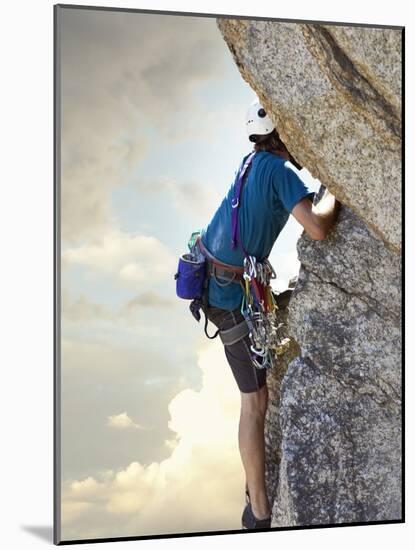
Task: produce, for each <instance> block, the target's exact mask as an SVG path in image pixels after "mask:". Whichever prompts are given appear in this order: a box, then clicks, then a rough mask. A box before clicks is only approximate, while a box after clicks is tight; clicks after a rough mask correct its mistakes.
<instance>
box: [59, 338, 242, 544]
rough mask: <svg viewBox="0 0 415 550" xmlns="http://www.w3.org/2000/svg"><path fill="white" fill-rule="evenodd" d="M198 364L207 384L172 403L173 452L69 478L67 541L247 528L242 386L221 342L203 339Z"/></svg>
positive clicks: (65, 496) (66, 485)
mask: <svg viewBox="0 0 415 550" xmlns="http://www.w3.org/2000/svg"><path fill="white" fill-rule="evenodd" d="M198 364H199V366H200V368H201V371H202V387H201V389H200V390H199V391H196V390H193V389H190V388H187V389H184V390H183V391H181V392H179V393H178V394H177V395H176V396H175V397H174V398H173V399H172V400H171V402H170V404H169V412H170V421H169V427H170V429H171V430H173V432H175V435H176V437H173V438H172V439H170V440H168V441H166V443H167V444H168V446H169V448H170V449H171V454H170V456H169V457H168V458H166V459H165V460H162V461H161V462H151V463H150V464H147V465H146V464H141V463H140V462H138V461H132V462H131V463H130V464H129V465H128V466H127V467H125V468H123V469H121V470H117V471H115V470H104V471H100V472H96V474H95V475H93V476H88V477H87V478H85V479H81V480H65V481H64V483H63V502H62V510H63V517H62V533H63V539H64V540H70V539H75V538H76V539H83V538H90V537H123V536H134V535H136V536H137V535H138V536H139V535H151V534H162V533H180V532H182V533H184V532H195V531H209V530H221V529H223V530H225V529H239V528H240V515H241V511H242V508H243V487H244V475H243V468H242V463H241V460H240V456H239V451H238V444H237V437H238V436H237V434H238V420H239V406H240V396H239V391H238V389H237V386H236V383H235V381H234V379H233V376H232V373H231V370H230V368H229V366H228V364H227V362H226V360H225V356H224V353H223V347H222V345H221V343H219V342H213V343H207V344H206V343H204V345H203V348H201V349H200V351H199V353H198ZM77 510H78V511H79V513H78V514H76V511H77Z"/></svg>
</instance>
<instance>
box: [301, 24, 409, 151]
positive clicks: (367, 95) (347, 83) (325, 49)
mask: <svg viewBox="0 0 415 550" xmlns="http://www.w3.org/2000/svg"><path fill="white" fill-rule="evenodd" d="M303 34H304V36H305V38H311V39H312V40H313V42H314V46H315V47H316V48H317V49H318V50H319V52H320V54H322V55H323V57H324V63H322V64H323V65H324V72H325V73H326V74H327V75H328V77H329V78H330V80H331V81H332V83H333V84H334V85H335V86H336V88H338V89H340V91H343V92H344V93H347V95H348V96H349V97H350V98H351V99H352V101H353V102H354V104H355V105H356V107H357V108H358V109H359V111H360V112H362V114H364V115H365V112H371V114H372V115H373V116H374V117H375V120H381V121H383V122H384V124H385V125H386V127H387V128H388V130H389V131H390V132H391V134H392V136H391V137H393V139H394V140H396V141H400V139H401V124H400V118H399V115H398V114H397V113H396V112H395V108H394V107H393V106H392V105H391V104H390V103H389V102H388V101H387V100H386V99H385V98H384V97H383V96H382V95H381V93H380V92H379V91H378V90H377V89H376V88H375V87H374V86H373V84H372V83H371V82H369V80H368V79H367V78H366V77H365V76H364V75H363V74H362V73H361V72H360V71H359V70H358V68H357V67H356V65H355V64H354V63H353V61H352V60H351V59H350V58H349V57H348V55H347V54H346V52H345V51H344V50H343V49H342V48H341V47H340V46H339V44H338V43H337V42H336V40H335V39H334V37H333V35H332V34H331V33H330V31H329V30H328V29H326V28H324V27H323V26H322V25H306V26H303ZM327 67H329V69H330V70H329V71H327ZM362 105H364V109H362ZM366 118H368V117H367V115H366ZM369 122H371V121H370V120H369Z"/></svg>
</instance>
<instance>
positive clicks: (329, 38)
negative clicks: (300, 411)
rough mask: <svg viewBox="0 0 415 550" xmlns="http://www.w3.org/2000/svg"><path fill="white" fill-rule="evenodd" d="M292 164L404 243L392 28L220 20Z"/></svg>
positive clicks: (396, 39)
mask: <svg viewBox="0 0 415 550" xmlns="http://www.w3.org/2000/svg"><path fill="white" fill-rule="evenodd" d="M218 26H219V29H220V31H221V32H222V35H223V37H224V39H225V40H226V42H227V44H228V46H229V49H230V50H231V52H232V54H233V57H234V59H235V62H236V64H237V66H238V68H239V70H240V72H241V74H242V76H243V78H244V79H245V80H246V81H247V82H248V83H249V84H250V85H251V87H252V88H253V89H254V90H255V92H256V93H257V95H258V97H259V98H260V100H261V101H262V103H263V105H264V107H265V109H266V111H267V113H268V114H269V116H270V117H271V119H272V120H273V121H274V123H275V125H276V127H277V129H278V132H279V133H280V135H281V137H282V138H283V140H284V142H285V143H286V145H287V147H288V149H289V150H290V152H291V153H292V155H293V156H294V158H295V159H296V160H297V161H298V162H299V163H300V164H301V165H302V166H306V167H307V168H308V170H309V171H310V172H311V174H312V175H313V176H314V177H316V178H318V179H319V180H320V181H321V182H322V183H324V185H325V186H327V187H328V188H329V189H330V191H332V192H333V193H334V194H335V195H336V197H337V198H338V199H339V200H341V202H342V203H343V204H345V205H347V206H349V207H350V208H351V209H352V210H353V211H354V212H356V213H357V215H358V216H359V217H360V218H362V219H364V220H365V221H366V223H367V224H368V225H369V226H370V227H372V229H373V230H374V231H375V232H376V233H377V234H378V235H379V236H380V237H381V238H382V240H383V241H384V242H385V243H387V244H388V245H389V246H391V247H392V248H394V249H395V250H398V249H399V247H400V243H401V224H400V213H401V188H400V187H401V186H400V182H401V122H400V120H401V100H400V97H401V96H400V90H401V88H400V87H401V41H402V34H401V32H400V31H399V30H393V29H364V28H358V27H342V26H332V25H330V26H328V25H314V24H298V23H282V22H275V21H246V20H235V19H227V18H224V19H219V20H218Z"/></svg>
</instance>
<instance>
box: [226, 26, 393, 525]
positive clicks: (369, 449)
mask: <svg viewBox="0 0 415 550" xmlns="http://www.w3.org/2000/svg"><path fill="white" fill-rule="evenodd" d="M218 26H219V29H220V30H221V32H222V34H223V36H224V38H225V40H226V42H227V44H228V46H229V48H230V50H231V52H232V54H233V56H234V59H235V61H236V63H237V65H238V67H239V70H240V72H241V74H242V76H243V77H244V78H245V79H246V80H247V81H248V83H249V84H250V85H251V87H252V88H253V89H254V90H255V92H256V93H257V94H258V96H259V97H260V99H261V101H262V102H263V104H264V106H265V108H266V110H267V112H268V113H269V114H270V116H271V118H272V119H273V121H274V123H275V125H276V127H277V129H278V131H279V133H280V135H281V136H282V138H283V139H284V141H285V143H286V144H287V146H288V148H289V149H290V151H291V153H292V154H293V156H294V157H295V158H296V160H297V161H298V162H300V164H302V165H303V166H305V167H306V168H307V169H308V170H309V171H310V172H311V173H312V174H313V175H314V176H315V177H317V178H319V179H320V181H321V182H322V183H323V185H325V186H327V187H328V188H329V190H330V191H331V192H333V193H334V194H335V195H336V197H337V198H338V199H339V200H340V201H341V202H342V204H343V206H342V208H341V210H340V215H339V219H338V222H337V224H336V226H335V228H334V229H333V230H332V232H331V234H330V235H329V237H328V238H327V239H326V240H324V241H312V240H311V239H309V238H308V237H307V236H305V235H303V236H302V237H301V239H300V240H299V242H298V247H297V248H298V255H299V259H300V261H301V269H300V275H299V280H298V283H297V286H296V288H295V291H294V293H293V295H292V298H291V301H290V305H289V327H290V334H291V335H292V336H293V337H294V338H295V340H296V342H297V344H298V346H299V354H298V355H297V356H296V357H295V358H294V359H293V357H294V356H295V355H296V353H294V352H293V354H292V355H291V356H290V357H287V358H286V360H285V361H284V362H283V363H282V364H281V367H280V369H276V370H275V371H270V372H269V373H268V376H267V382H268V387H269V390H270V404H269V410H268V414H267V421H266V444H267V485H268V493H269V496H270V499H271V501H272V503H273V522H272V525H273V526H274V527H276V526H292V525H313V524H314V525H315V524H319V525H324V524H333V523H348V522H367V521H387V520H399V519H400V518H401V516H402V510H401V497H402V496H401V447H400V443H401V376H400V374H401V256H400V245H401V139H400V138H401V129H400V115H401V112H400V111H401V105H400V100H401V95H400V94H401V40H402V34H401V31H400V30H399V29H363V28H357V27H345V26H326V25H314V24H313V25H306V24H295V23H280V22H266V21H246V20H232V19H220V20H218ZM297 351H298V350H297ZM292 359H293V360H292Z"/></svg>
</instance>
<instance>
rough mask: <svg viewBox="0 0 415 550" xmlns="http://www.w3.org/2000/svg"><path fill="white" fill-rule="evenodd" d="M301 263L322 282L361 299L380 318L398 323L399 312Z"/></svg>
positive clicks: (302, 262)
mask: <svg viewBox="0 0 415 550" xmlns="http://www.w3.org/2000/svg"><path fill="white" fill-rule="evenodd" d="M301 265H302V266H304V267H305V268H306V269H307V271H308V272H309V273H311V274H312V275H314V276H315V277H316V278H317V279H318V280H319V281H321V282H322V283H324V284H327V285H330V286H333V287H334V288H336V289H337V290H339V291H340V292H342V293H344V294H346V295H347V296H352V297H353V298H357V299H358V300H361V301H362V302H363V303H364V304H365V305H366V306H367V307H368V308H369V309H370V310H371V311H373V313H375V314H376V315H377V316H378V317H379V318H380V319H382V320H383V319H387V320H389V321H392V322H394V323H399V322H400V316H399V314H395V313H393V312H392V311H391V310H390V309H387V308H382V307H381V304H379V302H377V301H376V300H373V299H371V298H369V297H368V296H367V295H365V294H362V293H361V292H352V291H350V290H346V289H345V288H344V287H342V286H340V285H338V284H337V283H335V282H334V281H329V280H327V279H324V278H323V277H322V276H321V275H319V274H317V273H316V272H315V271H313V270H312V268H311V266H310V265H307V264H306V263H304V261H303V260H301ZM379 306H380V307H379Z"/></svg>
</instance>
